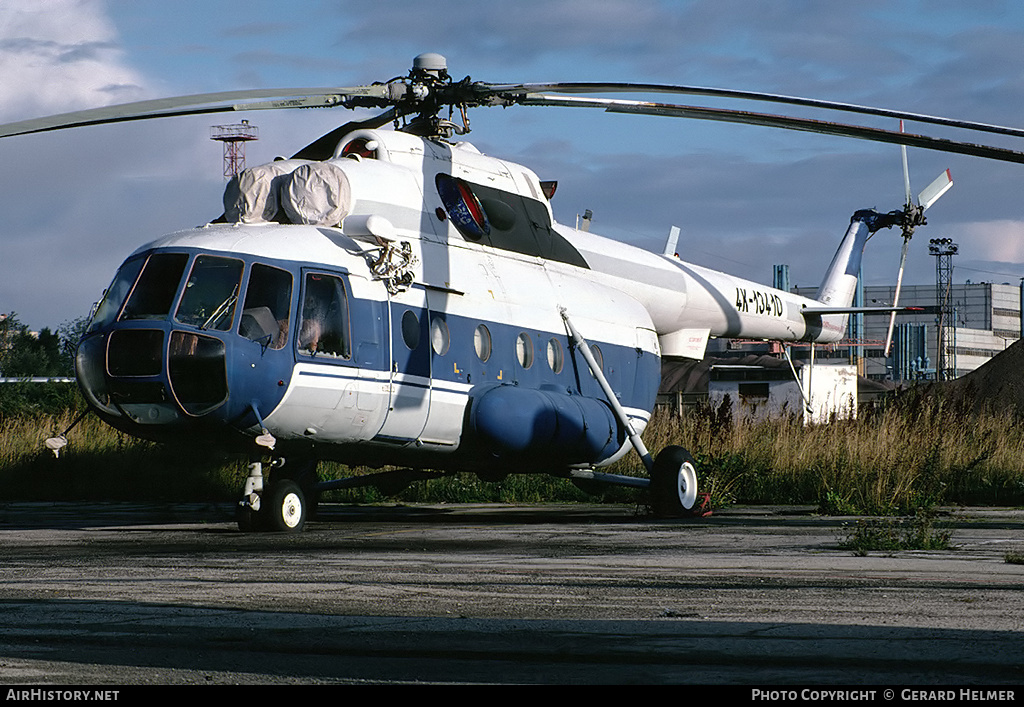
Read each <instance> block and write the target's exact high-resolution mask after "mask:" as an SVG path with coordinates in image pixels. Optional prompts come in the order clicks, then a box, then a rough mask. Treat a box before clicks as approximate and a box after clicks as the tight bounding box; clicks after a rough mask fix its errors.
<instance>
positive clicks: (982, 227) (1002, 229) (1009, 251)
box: [954, 219, 1024, 263]
mask: <svg viewBox="0 0 1024 707" xmlns="http://www.w3.org/2000/svg"><path fill="white" fill-rule="evenodd" d="M956 230H957V237H956V238H955V239H954V240H956V241H957V242H958V243H960V244H962V245H961V249H960V252H961V253H962V254H963V255H966V256H967V257H969V258H973V259H975V260H985V261H990V262H1003V263H1006V262H1014V263H1020V262H1024V221H1011V220H1006V219H1003V220H998V221H984V222H975V223H965V224H961V225H960V226H959V227H958V228H957V229H956ZM963 244H969V247H964V245H963Z"/></svg>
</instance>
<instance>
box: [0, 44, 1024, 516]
mask: <svg viewBox="0 0 1024 707" xmlns="http://www.w3.org/2000/svg"><path fill="white" fill-rule="evenodd" d="M652 92H653V93H675V94H690V95H703V96H716V97H731V98H741V99H742V98H747V99H756V100H760V101H769V102H778V103H786V104H795V105H807V106H817V107H821V108H828V109H836V110H844V111H851V112H857V113H863V114H871V115H882V116H890V117H896V118H901V119H902V118H907V119H913V120H915V121H918V122H923V123H933V124H935V123H937V124H941V125H953V126H955V127H961V128H968V129H972V130H981V131H988V132H995V133H1001V134H1010V135H1016V136H1021V135H1024V131H1019V130H1016V129H1012V128H1002V127H999V126H990V125H983V124H977V123H966V122H963V121H950V120H946V119H943V118H935V117H931V116H922V115H916V114H908V113H901V112H896V111H888V110H882V109H875V108H867V107H863V106H855V105H850V104H838V103H826V102H820V101H813V100H808V99H800V98H793V97H788V96H777V95H771V94H760V93H756V94H755V93H747V92H737V91H727V90H721V89H708V88H699V87H685V86H661V85H649V84H580V83H572V84H570V83H560V84H487V83H480V82H473V81H471V80H470V79H469V78H468V77H467V78H466V79H463V80H462V81H459V82H455V81H453V80H452V79H451V78H450V76H449V75H448V72H447V67H446V62H445V60H444V58H443V57H441V56H439V55H436V54H423V55H421V56H419V57H417V58H416V59H415V61H414V66H413V68H412V70H411V71H410V72H409V74H408V75H407V76H404V77H399V78H396V79H393V80H391V81H388V82H386V83H375V84H371V85H366V86H356V87H348V88H328V89H318V90H311V89H297V90H294V91H289V90H284V91H281V90H269V91H248V92H231V93H222V94H204V95H200V96H188V97H181V98H172V99H165V100H159V101H148V102H143V103H135V104H127V105H122V106H114V107H108V108H101V109H95V110H89V111H82V112H78V113H70V114H64V115H59V116H53V117H50V118H41V119H35V120H30V121H24V122H21V123H13V124H8V125H5V126H0V137H4V136H10V135H21V134H28V133H34V132H43V131H49V130H58V129H64V128H70V127H79V126H87V125H96V124H103V123H112V122H119V121H128V120H140V119H147V118H158V117H168V116H176V115H194V114H199V113H214V112H223V111H231V110H256V109H282V108H296V107H313V106H320V107H328V106H343V107H347V108H383V109H384V111H383V113H381V114H380V115H379V116H377V117H375V118H371V119H369V120H366V121H363V122H360V123H349V124H347V125H345V126H342V127H340V128H338V129H337V130H334V131H332V132H331V133H329V134H327V135H325V136H323V137H322V138H320V139H319V140H317V141H316V142H314V143H312V144H311V145H309V146H307V147H306V148H304V149H302V150H301V151H299V152H298V153H297V154H296V155H295V156H294V157H292V158H291V159H286V160H280V161H276V162H273V163H270V164H266V165H261V166H258V167H254V168H251V169H247V170H245V171H244V172H242V173H241V174H240V175H238V177H236V178H235V179H234V180H232V181H231V182H230V183H229V185H228V188H227V191H226V193H225V199H224V203H225V212H224V214H223V216H222V217H221V218H219V219H217V220H216V221H215V222H213V223H209V224H207V225H205V226H202V227H200V228H195V229H190V230H186V231H180V232H178V233H172V234H170V235H167V236H165V237H163V238H160V239H158V240H155V241H153V242H151V243H147V244H146V245H144V246H142V247H140V248H139V249H138V250H136V251H135V252H134V253H132V254H131V255H130V256H129V257H128V259H127V260H126V261H125V262H124V264H123V265H122V266H121V267H120V269H119V270H118V271H117V274H116V275H115V277H114V280H113V283H112V284H111V285H110V287H109V288H108V290H107V291H106V293H105V295H104V297H103V299H102V301H101V302H100V303H99V305H98V307H97V309H96V311H95V313H94V315H93V317H92V320H91V322H90V324H89V325H88V330H87V332H86V334H85V336H84V338H83V339H82V341H81V344H80V346H79V349H78V354H77V361H76V367H77V377H78V381H79V384H80V386H81V388H82V391H83V392H84V395H85V397H86V399H87V401H88V404H89V406H90V408H91V409H92V410H93V411H94V412H95V414H97V415H98V416H99V417H101V418H102V419H103V420H105V421H106V422H107V423H109V424H110V425H112V426H113V427H115V428H117V429H119V430H122V431H124V432H127V433H130V434H132V435H136V436H139V437H143V438H147V439H154V440H181V439H186V440H191V439H199V438H205V439H211V440H214V441H216V442H217V443H218V444H220V445H222V446H223V447H225V448H227V449H230V450H233V451H238V452H241V453H245V454H248V455H249V458H250V460H251V463H250V466H249V470H250V472H249V477H248V479H247V481H246V484H245V489H244V492H243V497H242V500H241V501H240V504H239V525H240V527H241V528H242V529H243V530H255V529H274V530H281V531H298V530H301V529H302V527H303V525H304V523H305V521H306V517H307V510H308V507H309V506H310V504H311V503H312V501H313V500H314V498H315V494H317V493H319V492H320V491H323V490H325V489H326V488H330V487H337V486H341V485H348V486H353V485H367V484H380V483H384V482H387V481H389V480H393V477H397V478H398V479H399V480H403V481H408V480H410V479H414V478H417V475H422V474H423V473H424V472H426V471H428V470H435V471H436V470H440V471H443V472H456V471H465V472H473V473H476V474H478V475H479V476H480V477H481V478H483V479H500V478H502V477H504V476H505V475H507V474H514V473H539V472H543V473H550V474H553V475H556V476H561V477H567V478H570V479H576V480H581V481H583V480H587V481H597V482H607V483H619V484H627V485H633V486H649V487H650V490H651V496H652V506H653V508H654V510H655V511H656V512H657V513H659V514H661V515H666V516H673V515H680V514H684V513H686V512H688V511H689V510H690V509H692V508H693V507H694V504H695V501H696V499H697V474H696V469H695V465H694V461H693V458H692V457H691V456H690V454H689V453H688V452H687V451H686V450H684V449H682V448H681V447H674V446H673V447H668V448H666V449H664V450H662V451H661V452H660V453H658V454H657V455H656V456H653V457H652V455H651V454H650V453H649V452H648V450H647V449H646V448H645V446H644V443H643V441H642V440H641V434H642V432H643V431H644V428H645V426H646V425H647V423H648V421H649V420H650V415H651V411H652V410H653V408H654V403H655V396H656V393H657V391H658V385H659V382H660V377H661V360H662V358H664V357H690V358H701V357H703V354H704V350H705V346H706V344H707V341H708V339H709V338H710V337H743V338H758V339H771V340H779V341H793V342H796V341H803V342H821V343H827V342H834V341H837V340H839V339H840V338H842V336H843V335H844V332H845V330H846V319H847V317H848V316H849V314H850V313H851V312H854V311H860V310H858V309H857V308H853V307H851V303H852V299H853V295H854V289H855V285H856V275H857V272H858V268H859V264H860V259H861V253H862V251H863V248H864V244H865V242H866V240H867V238H868V237H869V236H870V235H871V234H872V233H874V232H875V231H877V230H878V229H880V228H886V227H891V226H900V227H901V228H902V229H903V233H904V239H905V242H906V240H908V239H909V238H910V234H911V233H912V232H913V229H914V227H916V226H918V225H921V224H922V223H924V218H923V212H924V209H926V208H927V207H928V206H929V205H930V204H931V203H933V202H934V200H935V199H937V198H938V197H939V196H941V194H942V193H943V192H944V191H945V190H946V189H948V188H949V186H950V185H951V180H950V178H949V175H948V173H946V174H945V175H943V176H941V177H940V178H939V179H938V180H936V182H935V183H933V185H931V186H930V187H929V188H928V189H926V190H925V191H924V192H922V195H921V197H920V198H919V200H918V203H916V204H915V203H913V200H912V199H911V197H910V192H909V186H908V188H907V202H906V205H905V206H904V208H903V209H901V210H897V211H892V212H889V213H878V212H876V211H858V212H857V213H856V214H854V216H853V218H852V220H851V223H850V226H849V228H848V230H847V231H846V234H845V236H844V237H843V239H842V241H841V243H840V245H839V249H838V251H837V252H836V255H835V258H834V259H833V261H832V263H831V265H830V266H829V268H828V270H827V272H826V273H825V276H824V279H823V280H822V284H821V287H820V289H819V291H818V294H817V297H816V299H809V298H804V297H800V296H797V295H795V294H792V293H789V292H785V291H781V290H776V289H772V288H770V287H766V286H764V285H760V284H757V283H754V282H750V281H747V280H743V279H740V278H737V277H733V276H730V275H728V274H725V273H722V272H717V271H714V270H710V269H707V268H703V267H699V266H696V265H691V264H688V263H686V262H684V261H682V260H680V259H679V258H678V257H676V256H675V254H674V243H672V242H670V243H669V245H668V247H667V248H666V252H665V253H664V254H659V253H652V252H648V251H645V250H641V249H638V248H635V247H632V246H629V245H626V244H623V243H621V242H617V241H613V240H609V239H607V238H602V237H600V236H597V235H594V234H591V233H589V232H588V231H587V230H580V229H578V228H574V227H568V226H565V225H562V224H558V223H556V222H555V221H554V219H553V217H552V211H551V206H550V203H549V200H550V198H551V197H552V194H553V192H554V188H555V185H554V184H553V183H549V182H543V181H540V180H539V179H538V177H537V176H536V175H535V174H534V173H533V172H532V171H530V170H529V169H527V168H526V167H523V166H520V165H517V164H513V163H511V162H508V161H506V160H502V159H499V158H495V157H491V156H488V155H484V154H481V153H480V152H479V151H478V150H477V149H476V148H474V147H473V146H472V145H471V144H469V143H467V142H461V141H460V142H453V141H452V140H451V138H452V137H453V136H454V135H461V134H462V133H464V132H467V131H468V127H467V125H468V122H467V121H466V117H465V116H466V111H467V110H468V109H470V108H475V107H481V106H511V105H516V104H518V105H543V106H563V107H593V108H599V109H603V110H607V111H615V112H632V113H641V114H650V115H669V116H680V117H690V118H699V119H708V120H723V121H732V122H742V123H754V124H760V125H770V126H775V127H782V128H788V129H795V130H805V131H814V132H821V133H828V134H836V135H846V136H850V137H857V138H863V139H870V140H876V141H883V142H890V143H896V144H901V145H904V146H906V145H914V146H918V147H925V148H930V149H939V150H946V151H951V152H958V153H964V154H972V155H977V156H981V157H986V158H993V159H1001V160H1009V161H1015V162H1021V161H1024V154H1022V153H1020V152H1015V151H1011V150H1006V149H1000V148H995V147H986V146H981V145H974V144H969V143H961V142H953V141H949V140H939V139H934V138H929V137H925V136H921V135H912V134H907V133H903V132H902V131H901V132H895V131H891V132H890V131H885V130H879V129H875V128H867V127H859V126H852V125H845V124H839V123H831V122H821V121H814V120H807V119H799V118H789V117H784V116H775V115H768V114H762V113H751V112H745V111H733V110H723V109H711V108H703V107H696V106H684V105H678V104H668V103H654V102H648V101H636V100H624V99H610V98H595V97H587V96H584V95H582V94H602V93H603V94H608V93H652ZM446 111H447V116H448V117H447V118H445V117H442V114H443V113H445V112H446ZM457 114H458V115H457ZM459 116H461V118H462V121H461V123H456V122H454V121H453V120H452V118H453V117H459ZM389 123H395V126H396V127H398V129H396V130H390V129H389V130H385V129H382V127H383V126H385V125H387V124H389ZM904 149H905V148H904ZM904 253H905V250H904ZM901 271H902V263H901ZM862 309H863V308H862ZM889 309H895V307H894V308H889ZM876 311H877V310H876ZM887 311H888V310H887ZM65 442H66V440H65V439H64V438H63V436H61V437H60V438H55V439H53V440H49V441H48V444H50V446H51V448H58V447H59V446H61V445H62V444H64V443H65ZM630 448H632V449H634V450H635V451H636V452H637V453H638V454H639V455H640V456H641V457H642V458H643V460H644V464H645V466H646V468H647V470H648V472H649V478H646V479H643V478H632V477H625V476H621V475H615V474H609V473H604V472H602V471H600V470H601V469H602V468H604V467H607V466H608V465H609V464H611V463H612V462H614V461H615V460H617V459H619V458H620V457H622V456H623V455H625V454H627V453H628V451H629V450H630ZM324 459H330V460H337V461H341V462H345V463H348V464H359V465H369V466H373V467H380V466H383V465H389V466H397V467H400V468H401V470H400V471H394V472H380V473H372V474H367V475H364V476H360V477H356V478H353V479H347V480H343V481H338V482H318V479H317V476H316V463H317V461H318V460H324Z"/></svg>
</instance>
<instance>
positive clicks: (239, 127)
mask: <svg viewBox="0 0 1024 707" xmlns="http://www.w3.org/2000/svg"><path fill="white" fill-rule="evenodd" d="M210 139H211V140H216V141H217V142H222V143H224V178H225V179H231V177H234V176H235V175H236V174H238V173H239V172H241V171H242V170H243V169H245V143H247V142H252V141H254V140H259V139H260V138H259V130H258V129H257V128H256V126H255V125H249V121H248V120H243V121H242V122H241V123H239V124H236V125H214V126H213V127H211V128H210Z"/></svg>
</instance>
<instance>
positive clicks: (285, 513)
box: [260, 479, 307, 533]
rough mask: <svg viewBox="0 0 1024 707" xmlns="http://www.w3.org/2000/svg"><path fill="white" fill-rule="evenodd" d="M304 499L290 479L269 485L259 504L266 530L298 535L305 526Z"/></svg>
mask: <svg viewBox="0 0 1024 707" xmlns="http://www.w3.org/2000/svg"><path fill="white" fill-rule="evenodd" d="M306 510H307V509H306V497H305V494H304V493H303V492H302V488H301V487H300V486H299V485H298V484H297V483H295V482H294V481H292V480H290V479H284V480H282V481H276V482H274V483H272V484H270V488H269V489H268V490H267V491H266V492H265V494H264V498H263V499H262V501H261V504H260V513H261V514H264V515H263V521H264V526H265V527H266V529H267V530H270V531H275V532H282V533H298V532H299V531H301V530H302V527H303V526H304V525H305V524H306Z"/></svg>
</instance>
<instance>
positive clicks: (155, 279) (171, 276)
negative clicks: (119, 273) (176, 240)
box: [121, 253, 188, 321]
mask: <svg viewBox="0 0 1024 707" xmlns="http://www.w3.org/2000/svg"><path fill="white" fill-rule="evenodd" d="M187 262H188V255H187V254H185V253H154V254H153V255H151V256H149V259H148V260H147V261H146V266H145V267H144V268H143V269H142V275H140V276H139V281H138V282H137V283H136V284H135V287H134V288H133V289H132V293H131V295H129V296H128V302H127V304H125V306H124V311H122V312H121V321H126V320H131V319H165V318H166V317H167V315H168V313H169V312H170V311H171V305H172V304H174V295H175V294H176V293H177V292H178V283H180V282H181V273H182V272H183V271H184V270H185V263H187Z"/></svg>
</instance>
